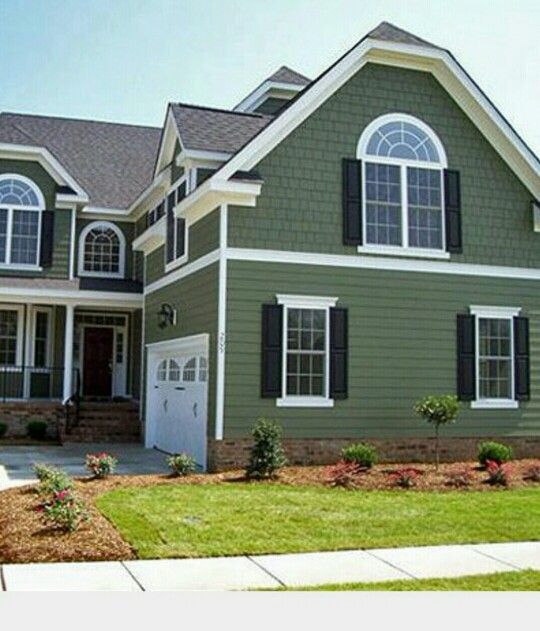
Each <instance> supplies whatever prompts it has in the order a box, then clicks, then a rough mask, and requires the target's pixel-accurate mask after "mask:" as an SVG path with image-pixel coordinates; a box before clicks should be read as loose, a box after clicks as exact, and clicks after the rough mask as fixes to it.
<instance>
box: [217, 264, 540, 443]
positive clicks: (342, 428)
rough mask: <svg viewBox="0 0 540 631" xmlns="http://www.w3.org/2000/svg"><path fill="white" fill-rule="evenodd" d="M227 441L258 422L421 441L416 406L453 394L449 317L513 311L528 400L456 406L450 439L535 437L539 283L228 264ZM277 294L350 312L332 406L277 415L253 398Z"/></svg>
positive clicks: (305, 433) (424, 431)
mask: <svg viewBox="0 0 540 631" xmlns="http://www.w3.org/2000/svg"><path fill="white" fill-rule="evenodd" d="M227 283H228V301H227V353H226V372H225V374H226V385H225V397H226V407H225V437H226V438H227V437H237V436H245V435H247V434H248V432H249V430H250V428H251V426H252V424H253V422H254V420H255V419H256V418H257V417H259V416H266V417H270V418H277V419H279V420H280V421H281V422H282V423H283V425H284V428H285V433H286V435H287V436H291V437H305V438H307V437H309V438H319V437H320V438H324V437H358V438H363V437H373V438H375V437H380V438H392V437H396V438H398V437H406V436H412V437H419V436H427V435H431V433H432V432H431V429H430V428H429V427H427V426H426V425H425V424H424V423H422V422H421V421H420V420H419V419H418V418H416V417H415V415H414V413H413V412H412V406H413V404H414V402H415V401H416V400H417V399H418V398H420V397H422V396H425V395H427V394H435V393H452V392H455V391H456V314H457V313H465V312H467V310H468V307H469V306H470V305H472V304H480V305H500V306H520V307H522V309H523V314H524V315H526V316H528V317H529V318H530V324H531V401H530V402H528V403H522V404H520V408H519V410H471V409H469V407H468V405H464V406H463V412H462V414H461V417H460V419H459V421H458V422H457V424H456V425H455V426H453V427H451V428H448V429H445V430H444V433H445V435H449V436H488V435H499V436H504V435H506V436H529V435H536V436H537V435H540V282H533V281H517V280H509V279H496V278H474V277H471V276H454V275H446V274H427V273H401V272H392V271H388V272H386V271H379V270H359V269H351V268H335V267H322V266H304V265H291V264H282V263H252V262H250V263H246V262H240V261H229V263H228V281H227ZM277 293H285V294H287V293H288V294H306V295H319V296H338V297H339V303H338V304H339V305H341V306H345V307H348V310H349V398H348V399H346V400H344V401H336V403H335V407H334V408H330V409H317V408H303V409H302V408H296V409H294V408H278V407H276V405H275V401H274V400H273V399H262V398H261V397H260V348H261V305H262V304H263V303H271V302H274V301H275V295H276V294H277Z"/></svg>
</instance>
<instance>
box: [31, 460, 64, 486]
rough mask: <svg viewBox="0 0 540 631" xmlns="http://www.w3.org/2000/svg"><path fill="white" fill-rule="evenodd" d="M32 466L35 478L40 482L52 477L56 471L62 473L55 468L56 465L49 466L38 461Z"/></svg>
mask: <svg viewBox="0 0 540 631" xmlns="http://www.w3.org/2000/svg"><path fill="white" fill-rule="evenodd" d="M32 468H33V470H34V474H35V476H36V478H37V479H38V480H39V481H40V482H44V481H45V480H48V479H50V478H52V477H53V476H55V475H57V474H58V473H63V472H62V471H61V470H60V469H57V468H56V467H51V466H50V465H48V464H41V463H39V462H36V463H34V465H33V467H32Z"/></svg>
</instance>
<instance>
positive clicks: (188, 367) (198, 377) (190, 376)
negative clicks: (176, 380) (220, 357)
mask: <svg viewBox="0 0 540 631" xmlns="http://www.w3.org/2000/svg"><path fill="white" fill-rule="evenodd" d="M207 366H208V365H207V361H206V357H203V356H202V355H199V356H197V357H191V358H190V359H188V361H187V362H186V363H185V364H184V372H183V375H182V380H183V381H188V382H189V381H191V382H195V381H206V377H207V370H208V367H207Z"/></svg>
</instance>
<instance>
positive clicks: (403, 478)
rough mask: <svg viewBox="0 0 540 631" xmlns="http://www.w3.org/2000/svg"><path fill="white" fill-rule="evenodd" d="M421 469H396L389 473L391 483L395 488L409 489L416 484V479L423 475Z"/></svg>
mask: <svg viewBox="0 0 540 631" xmlns="http://www.w3.org/2000/svg"><path fill="white" fill-rule="evenodd" d="M422 473H423V471H422V470H421V469H415V468H414V467H402V468H401V469H395V470H393V471H390V472H389V473H388V477H389V478H390V482H391V483H392V484H394V485H395V486H400V487H401V488H404V489H409V488H411V486H414V485H415V484H416V478H418V476H420V475H422Z"/></svg>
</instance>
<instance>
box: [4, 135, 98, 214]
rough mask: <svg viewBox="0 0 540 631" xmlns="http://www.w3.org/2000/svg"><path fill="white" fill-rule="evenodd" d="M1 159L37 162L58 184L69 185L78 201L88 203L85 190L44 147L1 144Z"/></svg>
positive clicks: (70, 197)
mask: <svg viewBox="0 0 540 631" xmlns="http://www.w3.org/2000/svg"><path fill="white" fill-rule="evenodd" d="M0 158H6V159H11V160H37V162H39V164H40V165H41V166H42V167H43V168H44V169H45V171H47V173H48V174H49V175H50V176H51V177H52V178H53V180H54V181H55V182H56V183H57V184H61V185H67V186H69V187H70V188H72V189H73V190H74V191H75V193H76V199H77V201H79V202H83V203H84V202H88V195H87V193H86V192H85V190H84V189H83V188H82V187H81V186H80V185H79V184H78V183H77V182H76V181H75V180H74V179H73V178H72V177H71V175H69V173H68V172H67V171H66V170H65V169H64V167H63V166H62V165H61V164H60V162H58V160H57V159H56V158H55V157H54V156H53V155H52V154H51V153H50V152H49V151H48V150H47V149H45V148H44V147H37V146H30V145H17V144H11V143H0ZM66 197H67V196H66ZM72 198H73V196H72V195H70V196H69V199H70V200H71V199H72Z"/></svg>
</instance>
